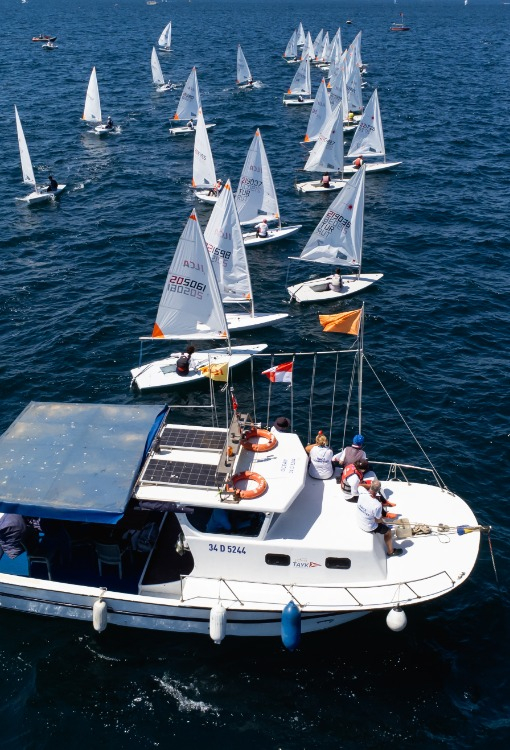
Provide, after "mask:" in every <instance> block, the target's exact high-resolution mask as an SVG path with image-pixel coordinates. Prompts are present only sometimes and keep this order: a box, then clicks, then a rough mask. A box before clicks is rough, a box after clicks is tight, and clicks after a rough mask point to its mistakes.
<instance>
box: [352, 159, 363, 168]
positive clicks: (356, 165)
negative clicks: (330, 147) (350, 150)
mask: <svg viewBox="0 0 510 750" xmlns="http://www.w3.org/2000/svg"><path fill="white" fill-rule="evenodd" d="M352 166H353V167H354V169H361V167H362V166H363V157H362V156H357V157H356V159H354V161H353V162H352Z"/></svg>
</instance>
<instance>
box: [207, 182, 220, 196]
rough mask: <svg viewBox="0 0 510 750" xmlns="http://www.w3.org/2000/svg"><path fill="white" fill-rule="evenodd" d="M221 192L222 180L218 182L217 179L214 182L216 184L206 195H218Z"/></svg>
mask: <svg viewBox="0 0 510 750" xmlns="http://www.w3.org/2000/svg"><path fill="white" fill-rule="evenodd" d="M222 190H223V180H220V179H219V178H218V179H217V180H216V183H215V185H214V187H212V188H211V189H210V190H209V192H208V193H207V195H219V194H220V193H221V191H222Z"/></svg>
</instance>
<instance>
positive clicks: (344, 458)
mask: <svg viewBox="0 0 510 750" xmlns="http://www.w3.org/2000/svg"><path fill="white" fill-rule="evenodd" d="M364 445H365V438H364V437H363V435H354V437H353V439H352V445H348V446H347V448H344V449H343V450H341V451H340V453H337V454H336V456H333V465H335V464H336V466H341V467H342V469H344V468H345V467H346V466H348V465H349V464H354V463H356V461H366V460H367V454H366V453H365V451H364V450H363V446H364Z"/></svg>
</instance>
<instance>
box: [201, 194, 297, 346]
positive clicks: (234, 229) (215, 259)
mask: <svg viewBox="0 0 510 750" xmlns="http://www.w3.org/2000/svg"><path fill="white" fill-rule="evenodd" d="M204 239H205V241H206V244H207V249H208V251H209V255H210V258H211V263H212V266H213V268H214V273H215V275H216V281H217V282H218V287H219V290H220V294H221V299H222V302H223V305H224V306H225V307H226V306H228V305H243V306H248V310H247V311H246V312H244V311H241V312H240V313H229V312H227V313H226V318H227V325H228V330H229V331H230V333H239V332H240V331H246V330H251V329H254V328H262V327H265V326H271V325H274V324H275V323H279V322H280V321H282V320H284V319H285V318H288V313H270V314H265V313H256V312H255V304H254V299H253V290H252V286H251V278H250V269H249V265H248V258H247V257H246V251H245V248H244V241H243V235H242V230H241V225H240V223H239V217H238V215H237V211H236V206H235V202H234V198H233V196H232V188H231V186H230V180H227V182H226V183H225V187H224V188H223V190H222V191H221V193H220V196H219V198H218V202H217V203H216V205H215V206H214V208H213V211H212V214H211V217H210V219H209V221H208V223H207V226H206V228H205V231H204ZM226 309H227V307H226Z"/></svg>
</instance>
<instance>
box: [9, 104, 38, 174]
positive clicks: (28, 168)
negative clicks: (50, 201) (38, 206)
mask: <svg viewBox="0 0 510 750" xmlns="http://www.w3.org/2000/svg"><path fill="white" fill-rule="evenodd" d="M14 114H15V116H16V131H17V133H18V144H19V155H20V159H21V172H22V173H23V182H24V183H25V184H27V185H33V186H34V187H35V176H34V169H33V167H32V160H31V158H30V154H29V152H28V146H27V142H26V139H25V134H24V132H23V128H22V127H21V120H20V119H19V115H18V109H17V107H16V105H15V106H14Z"/></svg>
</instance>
